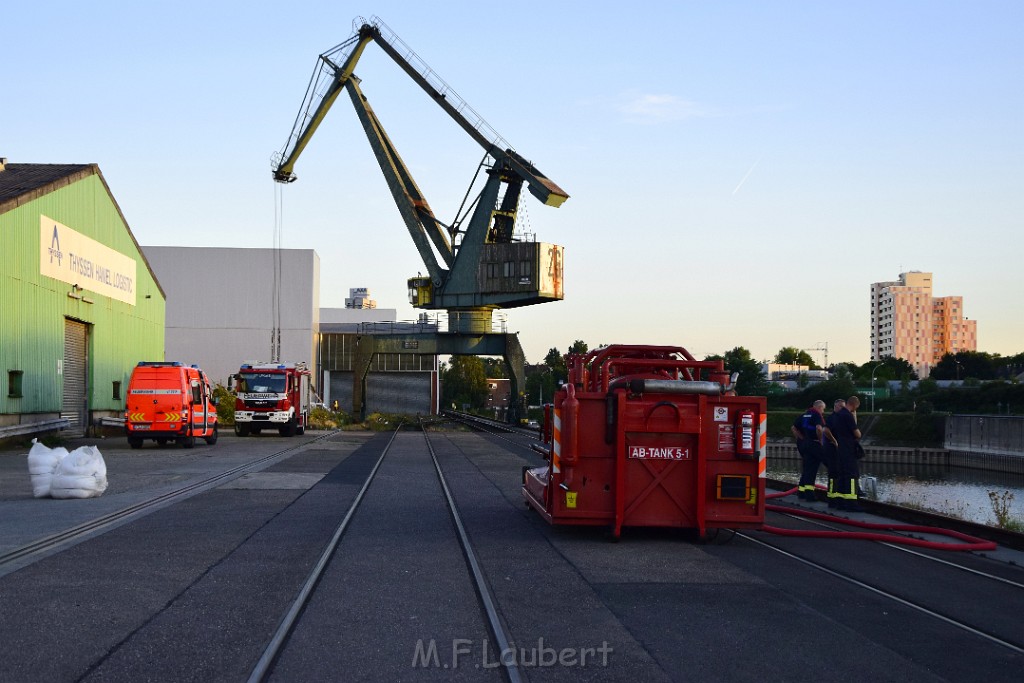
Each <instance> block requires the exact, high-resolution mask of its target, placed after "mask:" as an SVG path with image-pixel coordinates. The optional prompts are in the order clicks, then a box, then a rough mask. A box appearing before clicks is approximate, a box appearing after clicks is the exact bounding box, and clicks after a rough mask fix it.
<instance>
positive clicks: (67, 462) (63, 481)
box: [50, 446, 107, 498]
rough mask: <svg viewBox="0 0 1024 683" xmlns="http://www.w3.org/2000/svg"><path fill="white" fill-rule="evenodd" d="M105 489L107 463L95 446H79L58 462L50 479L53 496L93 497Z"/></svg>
mask: <svg viewBox="0 0 1024 683" xmlns="http://www.w3.org/2000/svg"><path fill="white" fill-rule="evenodd" d="M106 490H107V465H106V463H105V462H103V455H102V454H100V450H99V449H98V448H96V447H95V446H81V447H79V448H76V449H75V450H73V451H71V452H70V453H69V454H68V455H67V456H66V457H64V458H63V459H62V460H61V461H60V462H59V463H57V469H56V470H55V471H54V473H53V478H52V479H51V481H50V495H51V496H53V497H54V498H95V497H96V496H100V495H102V494H103V492H104V491H106Z"/></svg>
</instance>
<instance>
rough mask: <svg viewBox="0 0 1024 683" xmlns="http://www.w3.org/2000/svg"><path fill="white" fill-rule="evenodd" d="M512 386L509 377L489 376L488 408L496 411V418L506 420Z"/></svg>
mask: <svg viewBox="0 0 1024 683" xmlns="http://www.w3.org/2000/svg"><path fill="white" fill-rule="evenodd" d="M511 395H512V386H511V383H510V382H509V380H507V379H495V378H490V377H489V378H487V410H493V411H494V419H496V420H504V419H505V415H506V413H507V412H508V402H509V398H510V397H511Z"/></svg>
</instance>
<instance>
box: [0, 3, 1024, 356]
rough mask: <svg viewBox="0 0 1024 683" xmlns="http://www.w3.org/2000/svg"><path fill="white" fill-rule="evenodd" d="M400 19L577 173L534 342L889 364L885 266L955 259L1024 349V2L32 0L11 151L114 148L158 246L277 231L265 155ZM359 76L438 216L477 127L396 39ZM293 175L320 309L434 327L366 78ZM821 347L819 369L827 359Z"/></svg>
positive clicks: (490, 104) (285, 232)
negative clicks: (412, 301)
mask: <svg viewBox="0 0 1024 683" xmlns="http://www.w3.org/2000/svg"><path fill="white" fill-rule="evenodd" d="M373 14H376V15H378V16H380V17H381V18H382V19H383V20H384V21H385V22H386V23H387V24H388V25H389V26H390V27H391V29H393V30H394V31H395V32H396V33H397V34H398V35H399V36H400V37H401V38H402V39H403V40H404V41H405V42H406V43H407V44H408V45H409V46H411V47H412V48H413V49H414V50H415V51H416V52H417V53H418V54H419V55H420V57H422V58H423V60H424V61H426V63H428V64H429V65H430V66H431V67H433V69H435V70H436V72H437V73H438V74H440V76H441V77H442V78H443V79H444V80H445V81H447V82H448V83H449V84H450V85H451V86H452V87H453V88H454V89H455V90H456V91H457V92H458V93H459V94H460V95H461V96H462V97H463V98H464V99H465V100H466V101H467V102H468V103H469V104H470V105H471V106H472V107H473V108H474V109H476V110H477V111H478V112H479V113H480V114H481V115H482V116H483V117H484V118H485V119H486V120H487V122H488V123H490V125H491V126H493V127H494V128H495V129H496V130H497V131H498V132H499V133H500V134H501V135H502V136H503V137H504V138H506V139H507V140H508V141H509V142H510V143H511V144H512V145H513V146H514V147H515V148H516V149H517V150H518V151H519V152H520V153H521V154H523V156H525V157H527V158H529V159H531V160H532V161H534V163H535V164H536V165H537V167H538V168H540V169H541V170H542V171H543V172H544V173H546V174H547V175H548V176H549V177H551V178H552V179H553V180H554V181H555V182H557V183H558V184H559V185H561V186H562V187H563V188H564V189H565V190H567V191H568V192H569V194H570V195H571V197H570V199H569V201H567V202H566V203H565V204H564V205H563V206H562V207H561V208H558V209H552V208H549V207H545V206H541V205H540V204H539V203H537V202H536V201H534V200H533V199H532V198H530V199H529V200H528V202H529V203H528V204H527V205H526V210H525V212H524V215H522V216H521V218H520V221H521V226H522V227H527V228H528V229H529V230H530V231H531V232H533V233H535V234H536V235H537V237H538V239H540V240H542V241H547V242H555V243H557V244H562V245H564V246H565V248H566V299H565V301H563V302H559V303H551V304H545V305H542V306H532V307H527V308H521V309H515V310H511V311H508V312H507V313H506V315H507V321H508V322H507V324H508V329H509V330H510V331H518V332H519V333H520V339H521V341H522V344H523V347H524V349H525V350H526V354H527V359H528V361H530V362H536V361H539V360H540V359H541V358H542V357H543V356H544V354H545V353H546V352H547V350H548V349H549V348H551V347H557V348H559V349H561V350H562V351H564V350H565V349H566V348H567V347H568V346H569V344H571V343H572V342H573V341H574V340H576V339H582V340H584V341H586V342H587V343H589V344H590V345H591V346H595V345H597V344H603V343H613V342H620V343H650V344H678V345H682V346H685V347H687V348H688V349H690V350H691V351H692V352H693V353H694V354H695V355H698V356H703V355H704V354H708V353H720V352H723V351H726V350H728V349H731V348H733V347H735V346H745V347H747V348H748V349H750V350H751V352H752V353H753V355H754V356H755V357H756V358H768V357H771V356H773V355H774V354H775V352H776V351H778V349H779V348H781V347H782V346H796V347H800V348H814V347H819V346H822V345H823V344H826V343H827V345H828V348H829V360H830V361H832V362H835V361H856V362H864V361H866V360H868V356H869V353H870V347H869V339H868V332H869V329H868V325H869V312H868V302H869V296H870V284H871V283H872V282H876V281H881V280H891V279H895V278H896V277H897V275H898V274H899V273H900V272H901V271H905V270H924V271H931V272H933V273H934V274H935V276H934V282H935V292H934V293H935V294H936V295H937V296H945V295H962V296H963V297H964V309H965V313H966V314H967V316H968V317H970V318H974V319H976V320H978V330H979V333H978V336H979V350H982V351H990V352H994V353H1002V354H1004V355H1005V354H1014V353H1018V352H1021V351H1024V341H1022V340H1024V297H1022V296H1021V295H1022V294H1024V287H1022V286H1021V284H1020V283H1021V280H1020V276H1019V272H1020V267H1019V264H1020V261H1021V254H1022V248H1021V247H1022V243H1024V241H1022V239H1021V232H1022V227H1024V191H1022V190H1024V188H1022V181H1024V88H1022V87H1021V85H1022V83H1024V42H1022V41H1021V40H1020V35H1021V33H1022V30H1024V4H1022V3H1019V2H1014V1H1005V2H995V1H989V2H987V1H984V0H982V1H980V2H948V1H943V0H933V1H928V2H925V1H921V2H899V1H890V2H870V1H864V2H845V3H844V2H824V3H822V2H753V1H750V2H740V1H737V2H728V1H724V0H723V1H720V2H711V1H707V2H646V3H634V4H632V5H622V4H621V3H608V2H561V3H551V2H534V1H532V0H527V1H524V2H518V3H510V4H494V3H490V4H483V3H479V2H461V1H459V2H438V3H418V4H415V5H414V4H413V3H406V2H392V1H383V2H376V3H370V4H368V5H365V6H360V5H355V4H351V3H345V2H337V1H335V2H318V1H315V2H306V3H280V2H274V3H270V2H244V3H243V2H213V3H211V2H205V3H198V2H192V1H191V0H180V1H178V2H174V3H162V2H155V3H137V2H103V1H102V0H99V1H97V2H94V3H90V4H85V3H70V2H51V3H39V4H37V5H36V6H32V7H29V6H28V5H26V4H19V5H16V6H14V7H12V8H8V9H6V10H5V11H4V21H3V25H4V28H5V30H4V38H3V41H4V46H3V52H4V59H3V63H4V67H5V68H4V72H5V75H6V77H5V86H6V87H5V103H4V106H3V107H2V108H0V156H6V157H8V158H9V160H10V161H12V162H30V163H86V162H95V163H98V164H99V166H100V168H101V170H102V171H103V174H104V176H105V177H106V179H107V182H108V183H109V184H110V186H111V189H112V191H113V193H114V196H115V198H116V199H117V201H118V203H119V204H120V206H121V208H122V210H123V211H124V214H125V216H126V218H127V219H128V222H129V225H130V226H131V228H132V230H133V232H134V233H135V235H136V237H137V239H138V240H139V242H140V243H141V244H143V245H175V244H177V245H199V246H251V247H270V246H272V245H273V238H274V225H275V193H276V192H277V190H276V189H275V188H276V187H277V186H276V185H275V184H274V183H273V182H272V181H271V179H270V160H269V159H270V156H271V154H272V153H273V152H275V151H277V150H278V149H280V148H281V147H282V146H283V144H284V142H285V140H286V138H287V136H288V133H289V132H290V130H291V124H292V122H293V120H294V118H295V115H296V113H297V111H298V109H299V105H300V104H301V101H302V97H303V95H304V93H305V89H306V85H307V82H308V80H309V76H310V74H311V72H312V70H313V67H314V64H315V62H316V58H317V55H319V54H320V53H321V52H324V51H326V50H327V49H328V48H330V47H333V46H334V45H336V44H338V43H340V42H342V41H343V40H345V39H346V38H347V37H348V36H349V35H351V33H352V21H353V19H354V18H355V17H356V16H358V15H363V16H370V15H373ZM357 74H358V75H359V76H360V77H361V78H362V80H363V83H362V87H363V91H364V93H365V94H366V96H367V98H368V99H369V101H370V102H371V104H372V105H373V107H374V109H375V110H376V112H377V114H378V115H379V117H380V118H381V120H382V122H383V124H384V125H385V127H386V129H387V130H388V133H389V134H390V135H391V137H392V139H393V140H394V142H395V144H396V146H397V147H398V149H399V151H400V152H401V154H402V155H403V158H404V159H405V161H406V163H407V164H408V165H409V167H410V168H411V170H412V172H413V174H414V176H415V177H416V180H417V182H418V184H419V185H420V187H421V189H422V190H423V192H424V194H425V195H426V197H427V198H428V200H429V201H430V203H431V205H432V207H433V208H434V210H435V213H437V215H438V216H439V217H440V218H442V220H446V221H448V220H451V218H452V217H453V216H454V213H455V211H456V209H457V207H458V204H459V202H460V201H461V200H462V197H463V195H464V193H465V191H466V188H467V186H468V184H469V182H470V180H471V179H472V176H473V173H474V171H475V168H476V165H477V163H478V162H479V159H480V151H479V148H478V147H476V146H475V143H473V142H472V141H471V140H469V138H468V137H467V136H466V135H465V134H464V133H462V131H461V130H460V129H458V127H457V126H456V125H455V123H454V122H453V121H451V120H450V119H448V118H447V116H446V115H445V114H444V113H443V112H441V110H440V109H438V108H437V107H436V106H434V105H433V104H432V103H431V102H430V101H429V100H428V99H427V97H426V96H425V95H424V94H423V93H422V92H421V91H420V90H419V89H418V88H416V86H415V85H414V84H413V83H412V82H411V81H410V80H409V79H408V78H407V77H406V76H405V75H404V74H403V73H401V72H400V71H399V69H398V67H397V66H396V65H395V64H394V63H392V62H391V61H390V60H389V59H388V58H387V57H386V56H385V55H384V53H383V52H382V51H380V50H379V49H378V48H376V47H375V46H371V47H370V48H369V49H368V51H367V52H366V54H365V55H364V57H363V60H362V61H361V63H360V65H359V68H358V69H357ZM296 173H297V174H298V176H299V180H298V181H297V182H295V183H293V184H292V185H290V186H288V187H286V188H284V189H283V191H282V193H281V202H282V205H281V206H282V208H281V216H282V219H283V224H282V243H283V245H284V246H285V247H292V248H312V249H315V250H316V251H317V253H318V254H319V255H320V258H321V271H322V272H321V304H322V305H324V306H342V305H343V304H344V298H345V296H346V295H347V293H348V289H349V288H350V287H360V286H362V287H368V288H370V290H371V293H372V295H373V296H374V298H376V300H377V302H378V306H380V307H382V308H396V309H398V314H399V317H400V318H402V319H412V318H413V317H415V313H416V311H415V309H412V308H411V307H409V306H408V304H407V303H406V301H405V297H406V292H405V282H406V279H407V278H408V277H409V276H411V275H414V274H416V272H417V271H422V270H423V266H422V264H421V263H420V261H419V256H418V254H417V252H416V250H415V248H414V246H413V244H412V241H411V240H410V239H409V236H408V234H407V232H406V230H405V228H404V225H403V223H402V222H401V219H400V216H399V214H398V211H397V209H396V208H395V207H394V204H393V203H392V201H391V198H390V195H389V193H388V191H387V188H386V186H385V184H384V180H383V177H382V176H381V174H380V171H379V169H378V168H377V166H376V162H375V161H374V158H373V155H372V153H371V151H370V149H369V146H368V145H367V143H366V140H365V137H364V135H363V133H362V130H361V129H360V127H359V125H358V122H357V120H356V117H355V114H354V113H353V112H352V110H351V107H350V105H349V104H348V102H347V101H346V100H345V99H344V98H342V99H340V100H339V101H338V103H337V104H336V105H335V107H334V108H333V110H332V111H331V112H330V115H329V116H328V118H327V120H326V121H325V123H324V125H323V126H322V127H321V129H320V130H319V131H318V132H317V135H316V137H315V138H314V139H313V141H312V142H311V144H310V146H309V147H308V149H307V150H306V151H305V153H304V154H303V156H302V157H301V158H300V159H299V162H298V164H297V165H296ZM812 355H814V356H815V358H816V359H817V360H818V362H821V361H822V360H823V358H822V355H823V354H822V353H821V352H817V351H816V352H813V353H812Z"/></svg>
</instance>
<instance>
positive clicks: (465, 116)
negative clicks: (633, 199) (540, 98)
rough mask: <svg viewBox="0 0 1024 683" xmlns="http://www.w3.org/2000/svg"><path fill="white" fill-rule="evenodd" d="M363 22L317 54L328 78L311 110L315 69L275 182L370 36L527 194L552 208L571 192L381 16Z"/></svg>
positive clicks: (288, 172)
mask: <svg viewBox="0 0 1024 683" xmlns="http://www.w3.org/2000/svg"><path fill="white" fill-rule="evenodd" d="M362 21H364V23H362V25H360V26H359V28H358V30H357V32H356V35H355V36H353V37H352V38H350V39H349V40H348V41H346V42H345V43H342V44H341V45H340V46H338V47H337V48H335V49H334V50H332V51H329V52H327V53H324V54H323V55H320V61H321V64H320V65H319V68H320V69H321V74H322V73H323V69H325V68H326V69H328V71H329V72H330V78H331V81H330V83H329V85H328V87H327V88H326V90H325V92H324V95H323V96H322V98H321V99H320V101H319V102H318V103H317V106H316V107H315V110H313V111H312V113H310V110H312V109H313V102H314V100H315V98H316V96H317V95H316V91H317V88H318V87H319V86H320V85H321V84H322V83H323V80H322V79H318V78H317V77H316V75H315V72H314V78H313V79H312V82H311V83H310V86H309V89H308V90H307V93H306V99H305V101H304V104H305V108H304V111H305V112H306V116H305V125H302V123H303V115H302V112H301V111H300V113H299V117H298V119H297V120H296V122H295V126H294V127H293V129H292V134H291V136H290V137H289V142H288V144H287V145H286V146H285V149H284V150H283V151H282V152H281V154H280V160H279V162H278V163H276V164H275V168H274V179H275V180H277V181H279V182H292V181H294V180H295V172H294V167H295V162H296V161H297V160H298V158H299V155H300V154H302V151H303V150H304V149H305V148H306V145H307V144H308V143H309V141H310V139H311V138H312V137H313V133H315V132H316V129H317V128H318V127H319V126H320V123H321V122H322V121H323V119H324V117H325V116H326V115H327V112H328V110H330V108H331V105H332V104H334V101H335V100H336V99H337V97H338V95H339V94H340V93H341V89H342V88H344V87H345V84H346V83H347V82H348V80H349V79H350V78H351V77H352V74H353V72H354V71H355V67H356V64H357V63H358V62H359V58H360V57H361V56H362V54H363V50H365V49H366V46H367V45H368V44H369V43H370V41H371V40H372V41H375V42H376V43H377V44H378V45H379V46H380V48H381V49H382V50H383V51H384V53H385V54H387V55H388V56H389V57H391V59H392V60H393V61H394V62H395V63H396V64H398V66H399V67H400V68H401V69H402V70H403V71H405V72H406V74H408V75H409V77H410V78H412V80H413V81H414V82H415V83H416V84H417V85H419V86H420V88H422V89H423V91H424V92H426V93H427V94H428V95H429V96H430V98H431V99H433V100H434V101H435V102H436V103H437V104H438V106H440V107H441V108H442V109H444V111H445V112H447V114H448V115H449V116H451V117H452V119H453V120H454V121H455V122H456V123H457V124H459V126H460V127H461V128H462V129H463V130H464V131H466V133H467V134H468V135H469V136H470V137H471V138H473V139H474V140H475V141H476V142H477V144H479V145H480V146H481V147H483V148H484V151H485V152H487V153H488V154H489V155H490V156H491V157H492V158H494V160H495V162H496V164H498V165H501V164H502V163H503V162H505V161H506V160H507V164H508V165H509V166H510V167H511V168H512V169H513V170H514V172H515V173H516V174H517V175H519V176H520V177H521V178H522V179H523V180H524V181H525V182H526V184H527V186H528V188H529V190H530V194H532V195H533V196H534V197H536V198H537V199H539V200H540V201H541V202H543V203H544V204H546V205H547V206H554V207H558V206H561V205H562V203H563V202H565V200H566V199H568V198H569V195H568V193H566V192H565V190H563V189H562V188H560V187H559V186H558V185H557V184H556V183H555V182H554V181H552V180H551V179H550V178H548V177H547V176H545V175H544V174H543V173H541V172H540V171H539V170H538V169H537V168H536V167H535V166H534V165H533V164H532V163H530V162H529V161H527V160H526V159H524V158H523V157H522V156H520V155H519V154H517V153H516V152H515V151H514V150H512V149H511V148H510V147H509V145H508V144H507V143H506V142H505V141H504V140H503V139H502V138H501V136H500V135H498V134H497V132H495V131H494V129H493V128H491V127H490V126H489V125H487V123H486V122H485V121H484V120H483V119H482V118H480V117H479V115H478V114H477V113H476V111H475V110H473V108H472V107H470V106H469V105H468V104H466V102H465V101H464V100H462V98H461V97H459V96H458V93H456V92H455V91H454V90H452V89H451V88H450V87H449V86H448V85H447V84H446V83H445V82H444V81H442V80H440V79H439V78H437V76H436V74H435V73H434V72H433V70H431V69H430V68H429V67H427V66H426V65H425V64H423V63H422V60H419V57H418V56H417V55H416V54H415V53H414V52H412V50H409V49H408V46H406V45H405V44H404V43H403V42H402V41H401V39H399V38H398V36H395V35H394V34H393V33H392V32H391V30H390V29H388V28H387V26H386V25H385V24H384V23H383V22H382V21H380V20H379V19H377V18H376V17H373V18H372V19H371V21H369V22H366V21H365V20H362ZM385 31H386V33H385ZM351 44H354V45H355V47H353V48H352V52H351V53H349V55H348V57H347V58H346V59H345V61H344V63H343V64H342V65H341V66H340V67H339V66H337V65H336V64H335V63H334V62H333V61H331V60H330V58H329V57H328V55H333V54H335V53H337V52H339V51H341V49H342V48H344V47H347V46H348V45H351ZM399 48H402V50H404V51H405V54H403V53H402V51H400V50H399ZM413 61H418V64H419V67H420V68H417V65H414V64H413V63H412V62H413ZM431 76H433V77H434V78H433V80H434V82H432V80H431V78H430V77H431ZM435 82H436V84H435Z"/></svg>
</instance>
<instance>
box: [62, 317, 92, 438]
mask: <svg viewBox="0 0 1024 683" xmlns="http://www.w3.org/2000/svg"><path fill="white" fill-rule="evenodd" d="M88 341H89V326H88V325H86V324H85V323H80V322H78V321H76V320H67V319H65V320H64V398H63V400H62V402H61V409H60V416H61V417H63V418H66V419H67V421H68V423H69V425H70V426H69V428H68V432H67V433H68V435H69V436H73V435H75V434H78V435H81V434H84V433H85V427H86V424H87V419H86V415H87V414H88V406H87V405H86V399H85V397H86V389H87V382H86V369H87V368H88V360H89V358H88V352H87V349H88Z"/></svg>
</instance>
